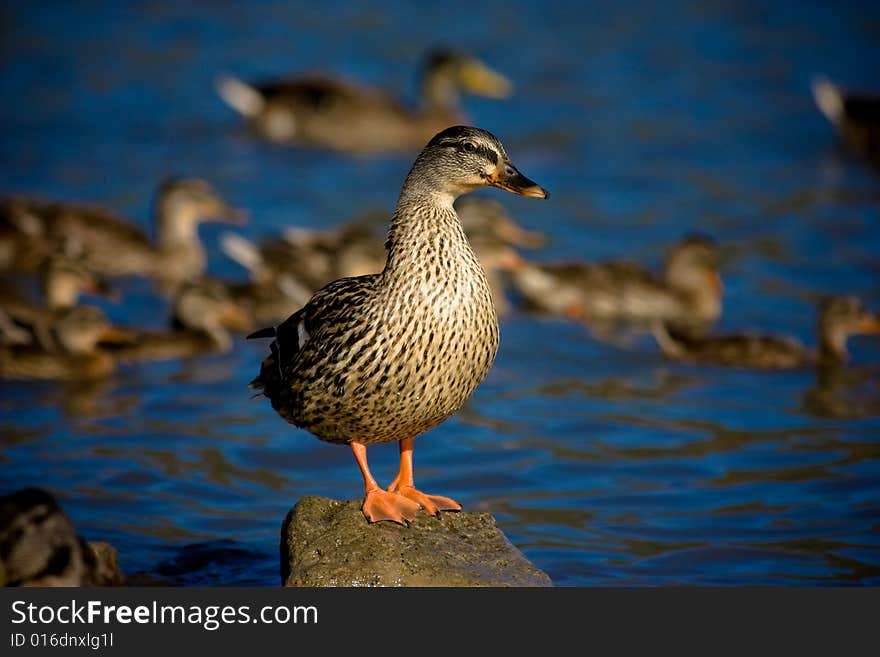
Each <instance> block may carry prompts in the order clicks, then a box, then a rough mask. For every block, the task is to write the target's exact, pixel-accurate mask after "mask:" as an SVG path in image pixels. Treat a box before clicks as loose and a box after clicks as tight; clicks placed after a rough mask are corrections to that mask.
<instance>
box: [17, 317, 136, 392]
mask: <svg viewBox="0 0 880 657" xmlns="http://www.w3.org/2000/svg"><path fill="white" fill-rule="evenodd" d="M50 337H51V340H52V344H51V345H50V346H48V347H47V346H45V345H39V344H29V345H7V346H3V347H0V377H2V378H6V379H43V380H57V381H84V380H94V379H100V378H103V377H106V376H109V375H110V374H112V373H113V372H114V371H115V370H116V359H114V358H113V356H111V355H110V354H109V353H107V352H106V351H104V350H103V349H100V348H98V343H99V342H106V343H116V342H126V341H129V340H130V339H131V335H130V334H129V333H127V332H126V331H124V330H121V329H119V328H116V327H114V326H113V325H111V324H110V322H109V321H108V320H107V318H106V317H104V314H103V313H102V312H101V311H100V310H98V309H97V308H93V307H91V306H75V307H73V308H70V309H68V310H64V311H61V312H60V313H59V314H58V315H57V316H56V318H55V319H54V321H53V323H52V325H51V327H50Z"/></svg>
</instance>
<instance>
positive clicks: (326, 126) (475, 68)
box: [217, 50, 511, 152]
mask: <svg viewBox="0 0 880 657" xmlns="http://www.w3.org/2000/svg"><path fill="white" fill-rule="evenodd" d="M422 71H423V72H422V83H421V106H420V107H419V108H418V109H412V108H410V107H408V106H407V105H406V104H405V103H403V102H402V101H400V100H399V99H398V98H397V97H396V96H394V95H393V94H391V93H389V92H387V91H385V90H383V89H377V88H373V87H368V86H365V85H361V84H358V83H355V82H351V81H348V80H344V79H339V78H335V77H330V76H326V75H310V76H303V77H294V78H290V79H279V80H269V81H265V82H259V83H255V84H249V83H246V82H242V81H241V80H238V79H236V78H232V77H222V78H220V79H219V80H218V81H217V91H218V93H219V94H220V97H221V98H223V100H224V101H226V103H227V104H228V105H229V106H230V107H232V108H233V109H235V110H236V111H237V112H239V113H240V114H241V115H242V116H244V117H245V119H246V120H247V122H248V124H249V125H250V126H251V127H252V128H253V129H255V130H256V132H257V133H258V134H260V135H262V136H263V137H265V138H267V139H269V140H271V141H274V142H280V143H293V144H299V145H303V146H312V147H323V148H331V149H335V150H340V151H351V152H377V151H388V150H401V149H415V148H419V147H420V146H422V145H423V144H424V143H425V142H426V141H427V140H428V139H430V138H431V136H432V135H433V134H434V133H436V132H437V131H438V130H442V129H443V128H445V127H447V126H449V125H453V124H455V123H460V122H461V120H462V116H461V111H460V109H459V94H460V93H461V92H462V91H466V92H470V93H474V94H479V95H482V96H488V97H491V98H506V97H507V96H509V95H510V91H511V84H510V82H509V81H508V80H507V79H506V78H505V77H504V76H502V75H500V74H499V73H496V72H495V71H493V70H492V69H490V68H489V67H488V66H486V65H485V64H483V63H482V62H480V61H479V60H478V59H476V58H474V57H469V56H466V55H462V54H460V53H455V52H451V51H446V50H442V51H440V50H438V51H435V52H432V53H429V55H428V56H427V58H426V60H425V64H424V66H423V69H422Z"/></svg>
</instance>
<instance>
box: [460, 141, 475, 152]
mask: <svg viewBox="0 0 880 657" xmlns="http://www.w3.org/2000/svg"><path fill="white" fill-rule="evenodd" d="M462 148H463V149H464V150H466V151H467V152H468V153H474V152H475V151H476V150H477V147H476V145H475V144H472V143H471V142H469V141H466V142H465V143H464V146H462Z"/></svg>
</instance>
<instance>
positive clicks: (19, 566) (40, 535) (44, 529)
mask: <svg viewBox="0 0 880 657" xmlns="http://www.w3.org/2000/svg"><path fill="white" fill-rule="evenodd" d="M95 547H97V546H95V545H94V544H93V545H90V544H88V543H86V542H85V541H84V540H83V539H82V538H80V537H79V536H78V535H77V533H76V530H75V529H74V527H73V524H72V523H71V522H70V518H68V517H67V515H66V514H65V513H64V511H63V510H62V509H61V507H60V506H59V505H58V502H57V501H56V500H55V498H54V497H52V495H51V494H50V493H48V492H46V491H44V490H42V489H39V488H25V489H22V490H17V491H15V492H13V493H10V494H8V495H4V496H3V497H0V586H118V585H120V584H122V583H123V581H124V576H123V575H122V572H121V571H120V570H119V566H118V564H117V563H115V562H113V561H111V560H108V559H107V558H105V557H106V554H105V553H104V552H102V551H100V550H98V549H95Z"/></svg>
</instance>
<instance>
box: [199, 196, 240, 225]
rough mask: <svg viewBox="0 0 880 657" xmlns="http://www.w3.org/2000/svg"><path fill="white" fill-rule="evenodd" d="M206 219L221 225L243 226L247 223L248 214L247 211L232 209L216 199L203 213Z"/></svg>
mask: <svg viewBox="0 0 880 657" xmlns="http://www.w3.org/2000/svg"><path fill="white" fill-rule="evenodd" d="M205 216H206V218H208V219H210V220H212V221H216V222H218V223H222V224H232V225H233V226H243V225H244V224H246V223H247V222H248V219H249V218H250V213H249V212H248V211H247V210H242V209H240V208H236V207H233V206H231V205H229V204H227V203H226V202H225V201H223V200H221V199H219V198H217V199H214V202H213V203H211V204H210V206H209V207H208V208H207V210H206V211H205Z"/></svg>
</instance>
